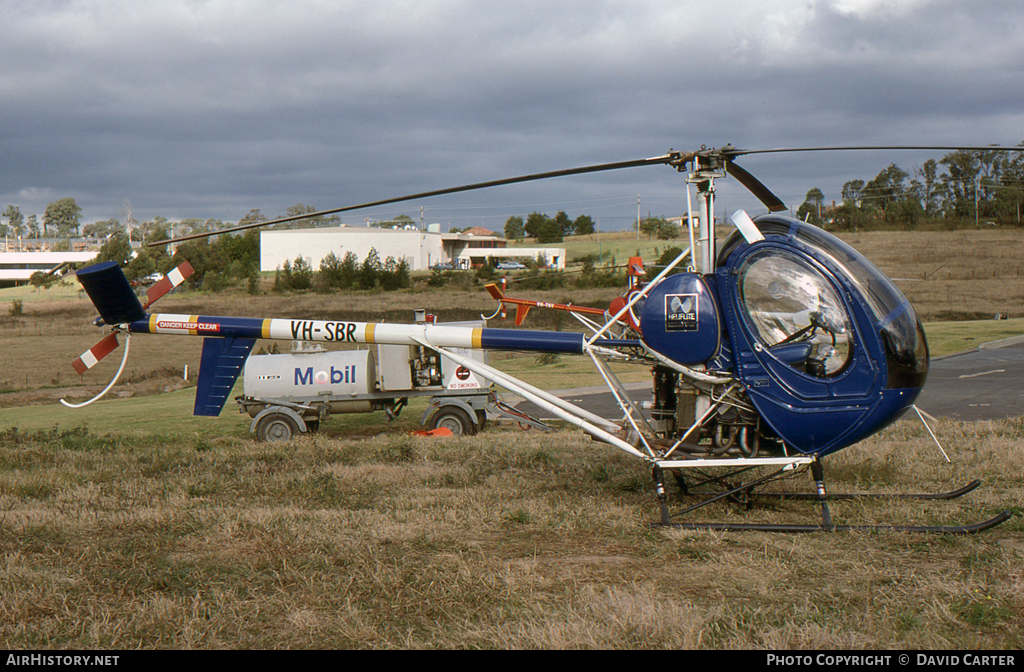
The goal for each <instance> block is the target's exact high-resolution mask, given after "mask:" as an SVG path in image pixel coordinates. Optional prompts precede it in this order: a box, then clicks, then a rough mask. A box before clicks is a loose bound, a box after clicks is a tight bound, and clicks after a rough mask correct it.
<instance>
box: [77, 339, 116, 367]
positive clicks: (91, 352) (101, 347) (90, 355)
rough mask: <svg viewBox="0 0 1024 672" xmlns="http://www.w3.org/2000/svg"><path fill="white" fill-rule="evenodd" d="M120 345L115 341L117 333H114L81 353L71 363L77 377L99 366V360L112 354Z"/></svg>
mask: <svg viewBox="0 0 1024 672" xmlns="http://www.w3.org/2000/svg"><path fill="white" fill-rule="evenodd" d="M119 345H121V344H120V342H118V340H117V333H116V332H114V333H112V334H110V335H109V336H107V337H106V338H104V339H103V340H102V341H100V342H99V343H97V344H96V345H94V346H92V347H91V348H89V349H88V350H86V351H85V352H83V353H82V356H81V357H79V358H78V359H76V360H75V361H74V362H72V363H71V366H72V367H74V369H75V371H77V372H78V373H79V375H82V374H84V373H85V372H86V371H88V370H89V369H91V368H92V367H94V366H96V365H97V364H99V362H100V360H101V359H103V358H104V357H106V356H107V355H109V354H110V353H112V352H113V351H114V350H116V349H117V346H119Z"/></svg>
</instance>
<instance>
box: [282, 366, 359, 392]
mask: <svg viewBox="0 0 1024 672" xmlns="http://www.w3.org/2000/svg"><path fill="white" fill-rule="evenodd" d="M354 382H356V365H355V364H349V365H347V366H343V367H341V368H340V369H338V368H335V367H334V366H331V367H330V370H324V371H314V370H313V367H312V366H307V367H306V368H304V369H303V368H301V367H298V366H297V367H295V386H296V387H298V386H300V385H341V384H346V383H348V384H351V383H354Z"/></svg>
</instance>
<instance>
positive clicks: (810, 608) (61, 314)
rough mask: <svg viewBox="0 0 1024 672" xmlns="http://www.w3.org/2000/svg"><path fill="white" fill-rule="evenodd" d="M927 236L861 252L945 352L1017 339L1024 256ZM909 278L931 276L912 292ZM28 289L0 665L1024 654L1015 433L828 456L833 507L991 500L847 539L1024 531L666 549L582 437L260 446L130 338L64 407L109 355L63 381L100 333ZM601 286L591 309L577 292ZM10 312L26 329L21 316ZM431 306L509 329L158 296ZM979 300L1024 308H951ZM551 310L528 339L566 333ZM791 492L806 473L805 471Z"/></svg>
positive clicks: (326, 432)
mask: <svg viewBox="0 0 1024 672" xmlns="http://www.w3.org/2000/svg"><path fill="white" fill-rule="evenodd" d="M901 235H903V236H906V235H907V234H901ZM932 235H933V234H921V237H919V238H905V237H901V238H896V237H894V234H861V235H859V236H856V239H857V245H858V247H860V248H862V249H865V250H873V251H872V252H869V256H871V257H872V258H873V259H875V260H876V261H877V262H878V263H879V264H880V265H881V266H882V267H883V268H884V269H885V270H887V272H889V273H890V274H891V275H893V276H894V277H896V278H907V280H901V281H900V282H901V283H906V285H907V286H908V291H909V292H910V296H911V298H912V299H914V300H915V305H917V306H918V307H919V310H920V312H921V313H922V314H924V315H926V316H929V315H930V316H931V318H930V320H929V322H928V325H927V331H928V336H929V342H930V344H931V349H932V354H933V356H936V355H941V354H948V353H951V352H956V351H961V350H964V349H969V348H972V347H976V346H977V345H978V344H980V343H982V342H987V341H991V340H996V339H1000V338H1007V337H1013V336H1017V335H1020V334H1021V332H1022V331H1024V317H1022V312H1024V311H1020V310H1019V308H1018V306H1019V305H1020V304H1021V301H1020V299H1021V297H1024V289H1022V288H1021V287H1020V286H1019V284H1018V283H1019V281H1018V280H1017V277H1018V271H1017V266H1015V265H1014V261H1013V256H1014V254H1015V252H1016V250H1018V249H1020V248H1019V244H1020V241H1022V240H1024V237H1022V236H1020V235H1019V234H1017V233H1016V232H1012V231H1001V230H1000V231H982V232H966V233H964V234H960V233H957V234H947V235H946V237H945V238H943V237H941V236H938V234H935V235H936V236H937V237H935V238H931V237H930V236H932ZM950 239H952V240H950ZM908 241H909V242H908ZM626 242H627V243H629V242H630V241H626ZM632 242H633V243H634V244H635V240H634V241H632ZM661 244H662V245H664V244H665V243H664V242H663V241H662V243H661ZM602 245H603V243H602ZM939 248H942V249H946V252H943V253H940V252H939V251H938V250H939ZM965 248H971V249H975V248H981V249H983V250H987V251H985V252H984V254H983V255H982V256H981V257H980V261H979V262H978V263H976V264H975V265H974V266H973V267H971V266H970V265H968V264H967V262H963V261H962V260H961V259H960V257H959V254H960V253H962V251H963V249H965ZM901 250H902V253H901V252H900V251H901ZM911 250H912V251H913V254H911V252H910V251H911ZM958 250H959V251H958ZM617 254H619V253H617ZM943 254H945V255H946V256H942V255H943ZM872 255H874V256H872ZM626 256H628V254H626ZM623 260H624V259H623ZM936 267H938V270H935V269H936ZM993 273H995V274H996V276H997V277H995V278H992V277H991V276H992V274H993ZM944 274H948V277H946V276H945V275H944ZM922 276H926V277H923V278H922ZM914 278H920V279H922V280H923V282H921V283H920V285H919V286H918V287H917V288H916V289H915V288H914V287H913V284H914V283H917V282H918V280H914ZM911 280H913V282H911ZM935 283H938V284H939V285H941V287H945V291H946V292H947V293H946V294H943V293H942V292H943V290H942V289H941V288H939V289H934V290H933V289H930V287H931V285H932V284H935ZM901 286H904V284H901ZM926 287H928V288H929V289H928V291H925V288H926ZM18 291H20V293H16V292H15V291H14V290H2V291H0V381H2V382H0V648H6V649H43V648H46V649H60V648H68V649H130V648H145V649H155V648H175V649H180V648H196V649H199V648H202V649H210V648H259V649H262V648H266V649H270V648H275V649H276V648H506V649H507V648H548V649H550V648H624V649H635V648H688V649H736V648H744V649H750V648H754V649H883V648H903V649H965V650H966V649H1019V648H1021V646H1022V645H1024V635H1022V633H1024V569H1022V568H1024V535H1022V533H1024V517H1022V514H1024V505H1022V502H1024V486H1022V481H1021V473H1024V422H1022V421H1021V418H1015V419H1009V420H1005V421H1000V422H978V423H959V422H953V421H950V420H940V421H939V422H938V423H937V424H936V426H935V427H934V429H935V430H936V433H937V435H938V437H939V439H940V440H941V441H942V443H943V445H944V447H945V449H946V451H947V452H949V453H950V456H951V458H952V460H953V463H952V464H947V463H946V462H945V461H944V460H942V458H941V456H940V454H939V451H938V449H937V448H936V446H935V445H934V443H933V442H932V439H931V438H930V436H929V435H928V434H927V432H926V430H925V428H924V427H923V426H922V425H921V424H920V423H919V422H917V421H916V420H903V421H900V422H899V423H897V424H896V425H894V426H892V427H890V428H888V429H887V430H885V431H883V432H881V433H880V434H878V435H876V436H874V437H872V438H871V439H869V440H867V441H864V442H862V443H861V444H858V445H857V446H855V447H852V448H850V449H848V450H845V451H843V452H841V453H839V454H837V455H835V456H832V457H829V458H828V459H827V460H826V464H825V466H826V474H827V477H828V479H829V484H830V488H831V490H832V491H833V492H851V491H855V492H906V491H932V492H934V491H942V490H948V489H951V488H953V487H956V486H958V485H960V484H962V483H965V482H966V481H969V480H971V479H974V478H980V479H982V480H983V481H984V486H983V487H982V488H980V489H978V490H976V491H974V492H972V493H970V494H969V495H968V496H966V497H964V498H963V499H961V500H956V501H951V502H906V501H900V500H888V501H882V502H873V503H865V502H858V501H853V502H837V503H835V504H833V506H832V513H833V516H834V518H835V519H836V522H838V523H885V522H909V523H917V524H944V523H956V522H967V521H973V520H980V519H982V518H988V517H990V516H992V515H994V514H995V513H997V512H999V511H1002V510H1006V509H1009V510H1011V511H1013V512H1015V513H1016V514H1017V515H1016V516H1015V517H1014V518H1012V519H1011V520H1010V521H1008V522H1007V523H1004V524H1003V525H1002V526H1000V527H999V528H997V529H995V530H992V531H989V532H986V533H983V534H979V535H975V536H971V537H953V536H946V535H924V534H907V533H895V532H874V533H840V534H811V535H781V534H768V533H760V532H749V533H715V532H680V531H671V530H659V529H652V528H651V527H650V525H649V522H650V521H652V520H654V519H655V518H656V517H657V506H656V499H655V496H654V492H653V488H652V483H651V479H650V473H649V471H648V470H647V469H646V468H645V467H644V466H643V465H642V464H641V463H639V462H638V461H636V460H633V459H632V458H629V457H628V456H625V455H624V454H622V453H620V452H619V451H616V450H615V449H613V448H611V447H610V446H607V445H605V444H600V443H595V442H593V441H591V440H590V439H589V438H587V437H585V436H584V435H583V434H582V433H581V432H578V431H575V430H568V429H563V430H559V431H557V432H553V433H549V434H541V433H537V432H534V431H530V432H526V431H521V430H519V429H516V428H513V427H510V426H508V425H498V426H495V427H493V428H492V429H488V431H486V432H484V433H483V434H480V435H478V436H474V437H463V438H458V439H448V440H439V439H431V438H424V437H417V436H414V435H412V431H413V430H415V429H418V428H419V420H420V415H421V413H422V408H423V406H422V404H423V403H424V402H414V404H413V405H412V406H411V407H410V408H409V409H407V410H406V411H405V412H404V413H403V414H402V416H401V417H400V418H399V419H398V420H397V421H396V422H394V423H392V424H390V425H389V424H388V423H387V422H386V421H385V418H384V416H383V414H381V413H378V414H368V415H354V416H338V417H335V418H332V419H331V420H330V421H328V422H327V423H325V424H324V426H323V428H322V431H321V432H320V433H319V434H317V435H314V436H310V437H303V438H300V439H297V440H295V441H292V442H289V443H286V444H275V445H267V444H258V443H255V442H254V441H252V440H251V439H250V438H249V432H248V429H249V420H248V418H247V417H246V416H239V415H238V414H237V413H236V412H235V411H234V410H233V409H231V408H229V409H227V410H226V411H225V412H224V413H223V414H222V416H221V417H218V418H195V417H193V416H191V414H190V413H191V408H192V403H193V395H194V387H192V384H193V383H192V382H191V381H189V382H186V381H184V380H182V374H183V372H184V367H185V366H186V365H188V366H189V367H190V370H191V372H192V375H191V376H190V377H192V378H194V372H195V368H196V367H197V365H198V353H199V341H200V339H189V338H180V339H174V338H156V337H149V338H147V337H145V336H140V337H137V338H134V339H133V343H132V356H131V359H130V363H129V366H128V368H127V369H126V382H125V383H124V384H123V385H119V386H118V387H117V388H115V390H114V391H113V392H112V396H111V398H110V399H109V400H104V401H101V402H99V403H97V404H95V405H93V406H90V407H88V409H84V410H83V411H71V410H69V409H65V408H64V407H62V406H60V405H59V404H57V401H56V400H57V399H58V398H59V397H62V396H64V397H67V398H70V399H75V400H81V399H84V398H86V397H88V396H91V395H92V394H94V393H95V392H96V391H98V390H99V388H100V387H102V385H104V384H105V383H106V382H107V379H108V378H109V376H110V375H111V371H112V369H113V368H116V362H114V363H112V364H111V363H104V365H103V366H104V367H107V368H106V369H105V370H102V371H96V372H90V373H89V374H87V375H86V376H85V377H84V378H83V379H79V378H78V377H77V376H76V375H74V374H73V373H71V371H70V368H69V367H68V366H67V364H68V363H69V362H70V361H71V359H73V358H74V357H76V356H77V355H78V354H80V353H81V352H82V351H83V350H84V349H85V348H87V347H89V346H90V345H92V343H93V342H95V341H96V340H97V338H98V335H99V331H98V330H96V329H95V328H93V327H91V326H90V325H89V324H88V322H89V321H90V320H91V319H92V316H93V315H92V310H91V308H89V307H88V305H87V304H86V302H85V301H84V300H82V299H80V298H78V296H77V290H75V288H73V287H71V288H64V289H59V290H47V291H43V292H33V291H32V290H18ZM8 292H10V293H8ZM949 292H954V294H953V295H949ZM564 294H565V290H552V291H549V292H539V293H536V295H537V296H538V297H539V298H543V299H546V300H555V301H564V300H565V298H566V297H565V296H564ZM531 295H534V294H533V293H531ZM611 295H612V294H611V293H610V292H609V291H607V290H605V291H604V293H602V292H601V291H598V290H593V291H590V292H588V293H587V294H586V301H587V302H588V303H592V304H598V305H600V303H601V302H602V301H603V302H607V300H608V299H609V298H610V296H611ZM570 298H575V299H576V300H577V301H582V300H583V299H581V298H579V297H578V296H577V297H570ZM917 298H920V302H918V300H917ZM15 300H19V301H22V302H23V306H22V308H23V310H22V314H20V315H13V314H10V312H8V311H7V310H6V308H7V307H8V306H12V302H13V301H15ZM12 307H13V306H12ZM421 307H422V308H427V309H430V310H431V311H436V312H438V313H440V314H441V315H442V319H467V318H468V317H472V316H473V315H476V314H479V313H481V312H486V313H491V312H493V302H492V301H491V300H490V299H488V298H487V297H486V295H485V294H484V293H483V292H482V291H481V290H480V288H479V287H472V286H469V287H465V288H455V287H449V288H445V289H444V290H441V291H416V292H408V293H400V294H393V295H386V294H381V293H356V294H353V295H349V296H342V297H338V296H320V295H295V296H281V295H273V294H266V295H263V296H254V297H253V296H249V295H247V294H243V293H241V292H237V293H230V292H229V293H224V294H220V295H203V294H188V293H182V294H176V295H173V296H170V297H167V298H166V299H165V300H163V301H162V302H161V309H162V310H165V311H167V312H181V313H190V314H199V313H202V314H227V315H280V316H287V317H299V318H301V317H320V318H325V319H330V318H333V317H338V318H345V317H347V318H349V319H353V316H355V315H359V316H360V317H356V318H354V319H379V318H380V317H386V319H388V320H393V319H402V317H401V316H403V315H405V314H406V313H409V314H411V311H412V310H413V309H414V308H421ZM986 311H989V312H992V313H995V312H1000V313H1004V314H1007V315H1009V317H1010V318H1011V319H1007V320H998V321H997V320H991V319H988V320H970V321H968V320H960V321H948V320H943V321H938V319H937V318H938V317H940V316H941V317H952V316H956V315H957V314H962V315H969V316H978V315H982V314H985V312H986ZM535 312H537V313H538V315H537V317H536V319H537V322H532V323H531V324H530V325H529V326H531V327H535V328H540V326H547V327H550V326H551V325H552V323H551V322H550V321H546V320H550V316H544V315H543V313H541V312H540V311H535ZM446 315H456V316H457V318H456V317H449V318H446V317H445V316H446ZM363 316H365V317H363ZM374 316H376V317H374ZM405 319H408V318H405ZM534 319H535V318H534V313H531V320H534ZM563 326H564V327H566V328H567V327H568V324H564V325H563ZM270 345H271V344H270V343H263V342H261V343H260V344H258V345H257V349H259V348H261V347H270ZM115 358H116V355H115V356H112V357H111V359H115ZM492 363H495V364H496V365H498V366H499V367H500V368H502V369H505V370H508V371H510V372H512V373H513V374H515V375H519V376H522V377H524V378H526V379H527V380H528V381H531V382H534V383H536V384H539V385H541V386H542V387H547V388H549V389H552V388H563V387H578V386H581V385H589V384H596V383H597V379H596V377H594V376H593V375H592V374H589V373H587V371H588V365H587V364H586V363H585V362H582V360H581V358H572V357H562V358H561V359H559V360H558V361H555V362H552V363H547V364H540V363H539V362H538V361H537V358H536V356H533V355H495V356H494V358H493V359H492ZM102 368H103V367H97V369H102ZM625 375H626V376H627V379H635V380H643V379H644V377H645V376H647V374H646V373H645V372H644V371H634V372H632V373H628V374H625ZM417 404H419V405H417ZM783 485H785V487H786V488H787V489H803V490H809V489H810V487H811V485H812V483H811V479H810V477H809V476H808V475H807V474H798V475H796V476H795V477H794V478H793V479H792V482H791V483H788V484H783ZM780 487H781V486H780ZM670 494H671V497H672V507H673V509H678V508H679V507H681V506H682V505H683V501H682V499H681V497H680V495H679V493H678V492H677V491H676V490H675V489H674V488H673V489H672V490H671V493H670ZM818 515H819V514H818V511H817V509H816V507H815V506H814V505H813V504H809V503H806V502H799V501H787V502H782V503H779V502H773V503H768V502H764V503H761V504H760V505H758V506H755V507H754V508H753V509H752V510H749V511H747V510H745V509H744V508H743V507H741V506H738V505H734V504H728V503H721V504H716V505H713V506H712V507H710V508H709V510H707V511H706V513H703V514H701V516H702V518H705V519H714V520H733V521H744V522H794V523H795V522H801V523H806V522H816V520H817V517H818Z"/></svg>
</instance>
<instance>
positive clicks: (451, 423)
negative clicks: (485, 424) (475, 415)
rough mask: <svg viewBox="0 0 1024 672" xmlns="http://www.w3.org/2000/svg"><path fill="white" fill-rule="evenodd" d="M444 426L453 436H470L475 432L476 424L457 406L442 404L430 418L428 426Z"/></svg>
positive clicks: (432, 427) (435, 427) (433, 427)
mask: <svg viewBox="0 0 1024 672" xmlns="http://www.w3.org/2000/svg"><path fill="white" fill-rule="evenodd" d="M440 427H444V428H445V429H448V430H450V431H451V433H452V434H454V435H455V436H472V435H473V434H476V425H475V424H473V420H472V419H471V418H470V417H469V413H466V412H465V411H464V410H462V409H461V408H458V407H457V406H444V407H442V408H441V410H439V411H438V412H437V413H435V414H434V417H433V418H431V419H430V428H431V429H438V428H440Z"/></svg>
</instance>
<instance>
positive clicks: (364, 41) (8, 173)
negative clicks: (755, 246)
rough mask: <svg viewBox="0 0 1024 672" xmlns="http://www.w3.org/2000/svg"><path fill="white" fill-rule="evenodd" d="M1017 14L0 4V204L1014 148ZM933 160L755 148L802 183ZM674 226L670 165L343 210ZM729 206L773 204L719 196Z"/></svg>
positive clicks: (1018, 118)
mask: <svg viewBox="0 0 1024 672" xmlns="http://www.w3.org/2000/svg"><path fill="white" fill-rule="evenodd" d="M1022 19H1024V3H1021V2H1019V0H992V1H988V0H976V1H973V2H965V1H964V0H949V1H947V0H804V1H803V2H801V1H799V0H749V1H747V0H742V1H741V0H713V1H712V0H703V1H701V2H694V1H690V0H628V1H623V2H618V1H601V0H566V1H562V0H537V1H533V0H523V1H519V0H505V1H504V2H500V3H499V2H494V1H493V0H486V1H484V0H480V1H477V0H462V1H458V0H415V1H407V2H406V1H403V2H397V1H389V0H378V1H377V2H367V1H366V0H362V1H360V2H346V1H344V0H287V1H284V0H280V1H272V0H205V1H204V0H194V1H188V0H145V1H144V2H142V1H139V0H130V1H127V0H23V1H18V2H14V1H6V2H2V3H0V25H3V26H4V30H3V36H2V38H0V148H2V160H0V208H3V207H6V205H7V204H13V205H17V206H18V207H20V208H21V210H22V212H23V213H24V214H26V215H29V214H33V213H34V214H38V215H40V217H41V215H42V213H43V211H44V210H45V208H46V205H47V203H49V202H51V201H53V200H56V199H58V198H63V197H68V196H71V197H74V198H75V199H76V201H77V202H78V204H79V205H80V206H82V208H83V221H84V222H91V221H96V220H99V219H107V218H111V217H118V218H123V216H124V206H125V203H126V201H127V202H130V204H131V208H132V212H133V215H134V216H135V218H136V219H138V220H144V219H151V218H153V217H155V216H157V215H161V216H163V217H166V218H168V219H172V220H177V219H182V218H189V217H196V218H203V219H206V218H215V219H222V220H225V221H232V222H234V221H237V220H238V219H240V218H241V217H243V216H245V215H246V213H248V212H249V211H250V210H251V209H254V208H258V209H260V210H261V211H262V212H263V214H265V215H267V216H275V215H283V214H284V212H285V210H286V209H287V208H288V207H289V206H292V205H295V204H298V203H302V204H306V205H312V206H314V207H316V208H318V209H327V208H334V207H340V206H343V205H346V204H351V203H361V202H366V201H371V200H377V199H383V198H387V197H391V196H398V195H403V194H410V193H417V192H421V191H426V190H430V189H435V188H442V187H447V186H455V185H461V184H466V183H470V182H477V181H483V180H491V179H497V178H501V177H507V176H512V175H519V174H524V173H533V172H539V171H547V170H555V169H560V168H569V167H574V166H579V165H586V164H591V163H604V162H611V161H621V160H628V159H637V158H644V157H648V156H656V155H660V154H662V153H664V152H665V151H667V150H668V149H669V148H675V149H679V150H690V149H696V148H699V147H700V146H701V145H707V146H716V147H717V146H721V145H724V144H726V143H732V144H733V145H735V146H738V147H743V148H751V149H752V148H772V147H801V146H820V145H849V144H915V145H920V144H925V145H948V144H954V145H957V144H979V145H987V144H992V143H996V144H1002V145H1015V144H1017V143H1020V142H1022V141H1024V123H1022V122H1024V53H1022V52H1024V21H1022ZM942 155H943V153H942V152H937V153H921V152H911V153H900V154H895V153H843V154H835V153H828V154H801V155H761V156H749V157H746V158H745V159H744V160H741V161H739V163H740V164H741V165H743V167H745V168H746V169H747V170H749V171H750V172H752V173H754V174H755V175H757V176H758V177H759V178H760V179H761V180H762V181H763V182H764V183H765V184H767V185H768V186H769V187H770V188H772V189H773V190H774V191H775V192H776V193H777V194H778V195H779V196H780V197H782V199H783V200H784V201H785V202H786V203H787V204H788V205H790V206H791V207H792V208H794V209H795V208H796V207H798V206H799V205H800V203H801V202H802V201H803V199H804V195H805V194H806V192H807V190H808V189H810V188H812V187H818V188H820V189H821V190H822V191H823V192H824V193H825V197H826V200H833V199H835V200H838V199H839V197H840V189H841V187H842V184H843V183H844V182H846V181H848V180H851V179H858V178H859V179H865V180H869V179H871V178H872V177H874V176H875V175H876V174H877V173H878V172H879V171H880V170H882V169H883V168H885V167H886V166H888V165H889V164H890V163H896V164H898V165H900V166H901V167H902V168H904V169H905V170H908V171H911V172H912V171H913V170H914V169H915V168H916V167H918V166H919V165H920V164H921V163H922V162H923V161H924V160H925V159H927V158H929V157H933V158H940V157H941V156H942ZM638 195H639V197H640V203H641V205H640V208H641V210H642V212H643V214H645V215H646V214H647V212H648V211H650V212H651V213H652V214H655V215H665V216H674V215H678V214H681V213H682V212H685V207H686V196H685V190H684V180H683V178H682V176H680V175H679V174H677V173H675V172H674V171H673V170H672V169H670V168H667V167H646V168H637V169H629V170H624V171H618V172H615V173H607V174H601V175H592V176H581V177H569V178H559V179H556V180H551V181H547V182H544V183H539V184H532V185H519V186H514V187H502V188H498V189H493V190H487V191H484V192H476V193H473V194H465V195H459V196H444V197H437V198H433V199H425V200H423V201H417V202H413V203H409V204H407V205H398V206H389V207H388V208H383V209H378V210H372V211H365V212H359V213H354V214H347V215H344V216H343V221H344V222H346V223H350V224H355V223H359V222H362V221H364V218H365V217H373V218H390V217H392V216H394V215H396V214H399V213H405V214H408V215H410V216H412V217H413V218H414V219H417V220H418V219H419V218H420V208H421V206H422V208H423V218H424V221H425V222H426V223H432V222H443V223H451V225H453V226H471V225H476V224H484V225H486V226H490V227H491V228H496V229H498V230H500V229H501V226H502V224H503V223H504V221H505V219H506V218H507V217H508V216H509V215H512V214H523V215H525V214H528V213H529V212H531V211H533V210H538V211H542V212H547V213H549V214H554V212H555V211H557V210H559V209H563V210H566V211H567V212H568V213H569V214H570V216H573V217H575V216H577V215H579V214H584V213H586V214H590V215H591V216H593V217H595V218H597V219H599V220H600V221H601V226H602V228H606V229H612V228H621V227H623V226H626V225H628V224H629V223H630V220H631V219H635V217H636V212H637V203H636V201H637V196H638ZM719 197H720V205H721V206H723V207H724V208H726V209H728V210H730V211H731V210H732V209H735V208H739V207H743V208H746V209H748V210H750V211H751V213H752V214H755V213H757V212H762V211H763V210H764V209H763V208H762V207H761V206H760V205H759V204H758V203H757V202H756V201H755V200H754V199H752V197H750V196H748V195H747V194H746V193H745V192H744V191H743V189H742V187H740V186H739V185H737V184H736V183H735V181H734V180H731V179H730V180H724V181H722V182H720V184H719Z"/></svg>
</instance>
